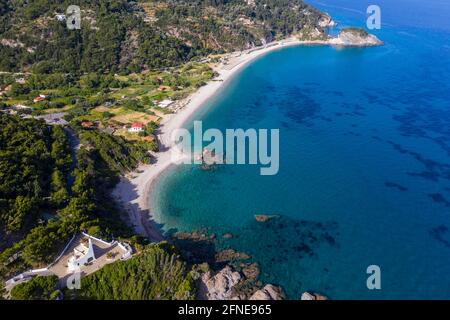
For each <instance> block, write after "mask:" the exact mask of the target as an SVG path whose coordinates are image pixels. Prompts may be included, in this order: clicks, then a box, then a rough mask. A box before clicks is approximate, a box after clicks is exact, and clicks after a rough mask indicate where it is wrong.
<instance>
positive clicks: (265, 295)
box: [249, 284, 284, 300]
mask: <svg viewBox="0 0 450 320" xmlns="http://www.w3.org/2000/svg"><path fill="white" fill-rule="evenodd" d="M283 299H284V293H283V290H282V289H281V288H280V287H276V286H274V285H271V284H268V285H266V286H265V287H264V288H262V289H260V290H258V291H256V292H255V293H254V294H253V295H252V296H251V297H250V299H249V300H283Z"/></svg>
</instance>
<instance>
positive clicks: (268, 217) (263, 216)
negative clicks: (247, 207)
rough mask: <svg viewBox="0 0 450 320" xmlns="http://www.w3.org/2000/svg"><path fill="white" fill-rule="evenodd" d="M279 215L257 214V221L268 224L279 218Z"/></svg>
mask: <svg viewBox="0 0 450 320" xmlns="http://www.w3.org/2000/svg"><path fill="white" fill-rule="evenodd" d="M279 217H280V216H279V215H266V214H255V219H256V221H258V222H267V221H269V220H271V219H275V218H279Z"/></svg>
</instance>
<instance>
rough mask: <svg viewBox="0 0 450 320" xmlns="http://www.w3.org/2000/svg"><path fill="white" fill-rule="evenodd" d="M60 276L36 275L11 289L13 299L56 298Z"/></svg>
mask: <svg viewBox="0 0 450 320" xmlns="http://www.w3.org/2000/svg"><path fill="white" fill-rule="evenodd" d="M57 286H58V277H57V276H48V277H41V276H38V277H35V278H33V279H31V280H30V281H27V282H24V283H20V284H18V285H16V286H14V288H12V290H11V299H13V300H54V299H55V298H56V295H57V293H58V289H57Z"/></svg>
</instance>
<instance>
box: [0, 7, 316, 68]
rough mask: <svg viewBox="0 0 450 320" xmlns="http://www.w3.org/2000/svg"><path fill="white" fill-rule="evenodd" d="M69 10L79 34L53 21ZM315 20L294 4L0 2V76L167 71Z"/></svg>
mask: <svg viewBox="0 0 450 320" xmlns="http://www.w3.org/2000/svg"><path fill="white" fill-rule="evenodd" d="M69 5H78V6H79V7H80V8H81V18H82V27H81V29H80V30H68V29H67V27H66V22H65V21H60V20H62V19H61V16H60V15H63V14H65V12H66V9H67V7H68V6H69ZM323 17H324V16H323V14H322V13H320V12H319V11H317V10H316V9H314V8H313V7H311V6H309V5H307V4H306V3H304V2H303V1H302V0H159V1H158V0H140V1H127V0H59V1H58V0H33V1H29V0H0V57H1V59H0V71H30V72H34V73H54V72H71V73H85V72H105V73H110V72H119V71H125V72H134V71H140V70H142V69H146V68H165V67H171V66H174V65H179V64H181V63H183V62H186V61H189V60H191V59H193V58H198V57H202V56H205V55H207V54H210V53H216V52H217V53H218V52H227V51H232V50H236V49H244V48H249V47H253V46H257V45H260V44H262V43H264V42H266V41H271V40H273V39H277V38H282V37H286V36H287V35H290V34H293V33H296V32H300V31H301V30H302V29H303V28H305V27H307V28H317V29H319V30H321V28H320V26H319V21H320V19H322V18H323ZM58 18H59V19H58Z"/></svg>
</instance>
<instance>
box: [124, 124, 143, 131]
mask: <svg viewBox="0 0 450 320" xmlns="http://www.w3.org/2000/svg"><path fill="white" fill-rule="evenodd" d="M142 131H144V125H143V124H142V123H141V122H134V123H133V124H132V125H131V127H130V128H129V129H128V132H142Z"/></svg>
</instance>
